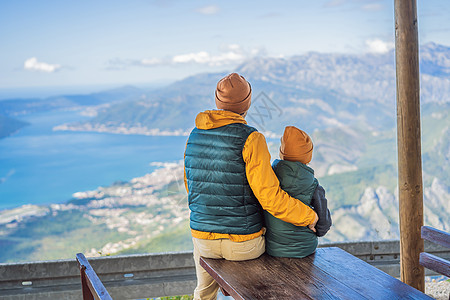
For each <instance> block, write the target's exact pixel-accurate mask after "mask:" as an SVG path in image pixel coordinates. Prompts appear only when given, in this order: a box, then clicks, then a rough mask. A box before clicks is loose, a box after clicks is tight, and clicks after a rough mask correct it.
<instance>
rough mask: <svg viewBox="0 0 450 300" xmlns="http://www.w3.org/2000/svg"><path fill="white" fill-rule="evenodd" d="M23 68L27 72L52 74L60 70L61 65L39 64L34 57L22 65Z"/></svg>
mask: <svg viewBox="0 0 450 300" xmlns="http://www.w3.org/2000/svg"><path fill="white" fill-rule="evenodd" d="M23 68H24V69H25V70H29V71H39V72H46V73H53V72H55V71H58V70H59V69H61V65H58V64H49V63H45V62H39V61H38V60H37V58H36V57H31V58H29V59H27V60H26V61H25V62H24V63H23Z"/></svg>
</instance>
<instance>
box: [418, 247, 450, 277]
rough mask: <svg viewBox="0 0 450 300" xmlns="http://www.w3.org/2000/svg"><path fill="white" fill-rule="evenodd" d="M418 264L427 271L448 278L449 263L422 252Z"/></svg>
mask: <svg viewBox="0 0 450 300" xmlns="http://www.w3.org/2000/svg"><path fill="white" fill-rule="evenodd" d="M420 264H421V265H422V266H424V267H425V268H427V269H430V270H433V271H435V272H438V273H439V274H442V275H445V276H447V277H450V261H448V260H445V259H443V258H441V257H438V256H436V255H433V254H430V253H426V252H422V253H420Z"/></svg>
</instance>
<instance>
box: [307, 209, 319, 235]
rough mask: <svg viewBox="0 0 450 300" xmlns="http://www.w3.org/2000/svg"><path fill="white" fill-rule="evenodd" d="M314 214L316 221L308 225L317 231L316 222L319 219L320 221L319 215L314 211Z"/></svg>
mask: <svg viewBox="0 0 450 300" xmlns="http://www.w3.org/2000/svg"><path fill="white" fill-rule="evenodd" d="M314 215H315V216H316V217H315V218H314V222H313V223H312V224H310V225H308V228H309V229H311V230H312V231H314V232H316V224H317V221H319V216H318V215H317V214H316V212H314Z"/></svg>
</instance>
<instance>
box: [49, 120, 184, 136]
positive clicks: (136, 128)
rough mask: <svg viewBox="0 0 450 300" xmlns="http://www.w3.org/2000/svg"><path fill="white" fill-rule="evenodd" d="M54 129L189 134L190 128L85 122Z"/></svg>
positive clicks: (140, 133)
mask: <svg viewBox="0 0 450 300" xmlns="http://www.w3.org/2000/svg"><path fill="white" fill-rule="evenodd" d="M53 131H82V132H100V133H114V134H138V135H148V136H188V135H189V133H190V132H191V129H190V130H182V129H177V130H161V129H159V128H147V127H145V126H132V127H126V126H119V127H112V126H107V125H104V124H94V125H92V124H91V123H84V124H76V125H74V124H62V125H58V126H55V127H53Z"/></svg>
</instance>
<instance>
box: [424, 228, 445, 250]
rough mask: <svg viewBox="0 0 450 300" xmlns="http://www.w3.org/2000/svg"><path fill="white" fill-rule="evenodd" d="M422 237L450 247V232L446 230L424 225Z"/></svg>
mask: <svg viewBox="0 0 450 300" xmlns="http://www.w3.org/2000/svg"><path fill="white" fill-rule="evenodd" d="M422 238H423V239H424V240H427V241H430V242H432V243H435V244H438V245H441V246H443V247H447V248H450V234H448V233H447V232H445V231H442V230H439V229H436V228H433V227H430V226H422Z"/></svg>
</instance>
